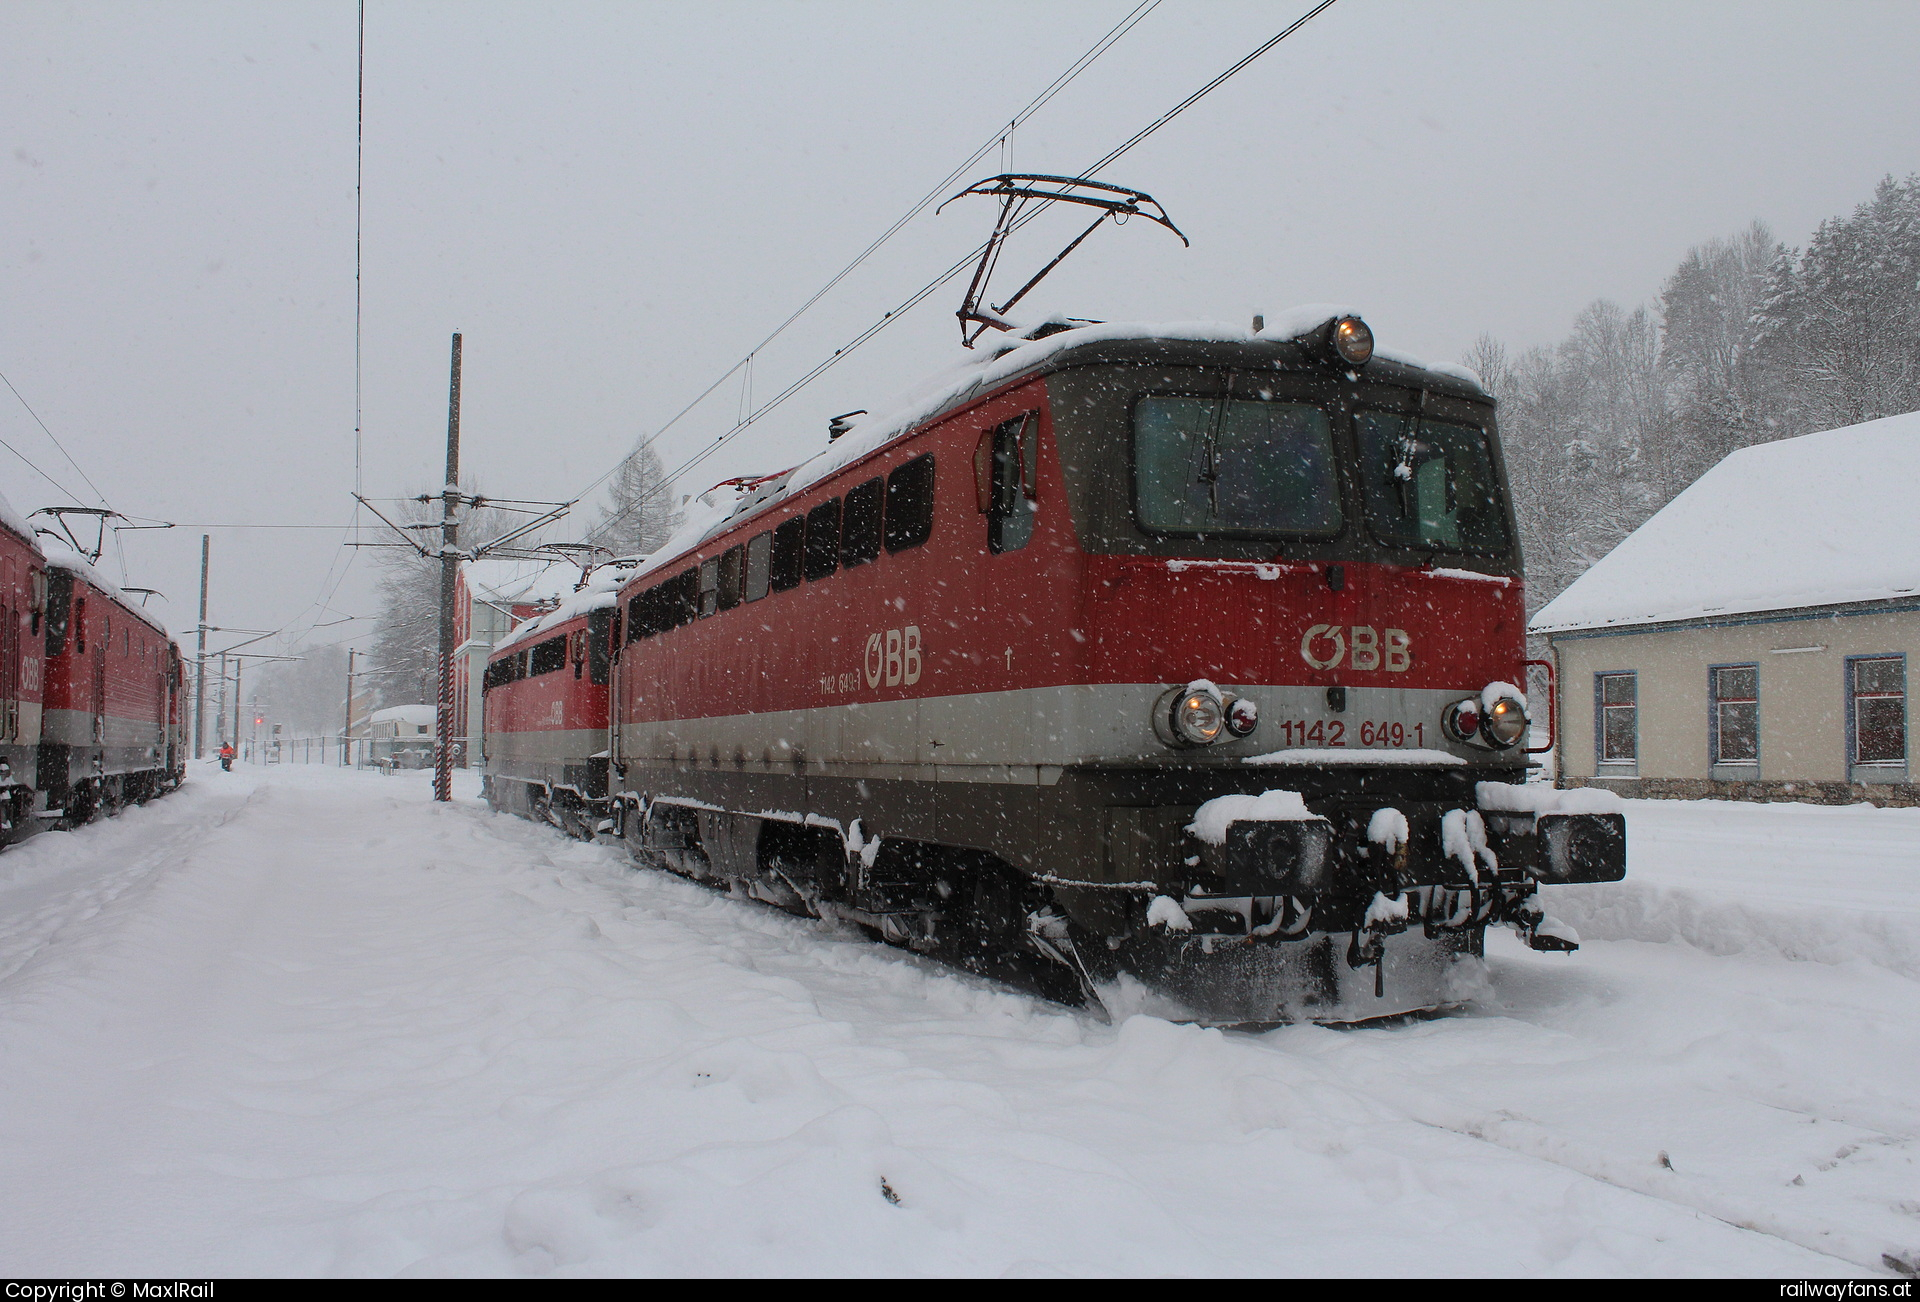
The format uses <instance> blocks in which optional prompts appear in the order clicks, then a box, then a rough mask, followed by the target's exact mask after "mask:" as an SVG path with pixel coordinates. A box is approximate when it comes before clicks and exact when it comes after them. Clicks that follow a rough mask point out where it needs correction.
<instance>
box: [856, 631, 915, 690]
mask: <svg viewBox="0 0 1920 1302" xmlns="http://www.w3.org/2000/svg"><path fill="white" fill-rule="evenodd" d="M861 667H862V668H863V669H865V670H866V673H867V686H868V687H878V686H880V684H881V683H882V682H885V683H886V685H887V686H888V687H898V686H899V685H900V684H902V683H906V684H908V685H912V684H914V683H917V682H919V681H920V626H919V625H918V624H909V625H907V626H906V627H905V628H890V629H886V630H885V631H883V632H879V633H874V634H872V635H871V636H869V637H868V638H867V654H866V657H865V660H864V662H863V663H862V666H861Z"/></svg>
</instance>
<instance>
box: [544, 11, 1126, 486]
mask: <svg viewBox="0 0 1920 1302" xmlns="http://www.w3.org/2000/svg"><path fill="white" fill-rule="evenodd" d="M1161 2H1162V0H1141V3H1139V4H1137V5H1135V6H1134V7H1133V9H1131V10H1130V11H1129V12H1128V13H1127V15H1126V17H1124V18H1122V19H1121V20H1120V21H1119V22H1117V23H1115V24H1114V25H1113V26H1112V27H1111V28H1109V29H1108V30H1107V32H1106V34H1105V35H1103V36H1102V37H1101V38H1100V39H1099V40H1097V41H1095V42H1094V43H1093V44H1092V45H1091V46H1090V47H1088V49H1087V50H1086V52H1085V53H1084V54H1082V55H1081V56H1080V57H1079V58H1077V59H1075V60H1074V61H1073V62H1072V63H1071V64H1069V65H1068V66H1067V68H1066V70H1065V71H1064V72H1062V73H1061V74H1060V75H1059V76H1057V77H1055V78H1054V79H1053V80H1052V81H1051V82H1049V83H1048V84H1047V87H1046V89H1044V90H1042V91H1041V92H1040V93H1039V94H1038V95H1036V96H1034V97H1033V99H1032V100H1030V101H1028V103H1027V105H1026V107H1024V108H1022V109H1021V110H1020V111H1019V112H1018V113H1015V114H1014V115H1013V117H1012V118H1010V119H1008V121H1007V124H1006V125H1005V126H1004V127H998V128H996V129H995V130H994V133H993V135H992V136H991V137H989V138H988V139H987V141H986V142H985V143H984V144H982V145H981V146H980V147H979V148H977V149H975V150H974V151H973V152H972V153H971V154H968V155H967V157H966V158H965V159H964V160H963V161H962V162H961V163H960V164H959V165H958V166H956V167H955V168H954V169H953V170H952V171H950V172H948V173H947V174H946V175H945V176H943V177H941V178H940V179H939V180H938V181H936V182H934V183H933V185H932V186H930V187H929V188H928V190H927V192H926V193H925V194H923V195H921V197H920V198H919V199H917V200H915V201H914V203H913V205H912V206H911V207H909V208H908V209H907V210H906V212H904V213H902V214H901V215H900V216H899V217H898V218H896V219H895V220H894V222H893V224H892V225H890V226H888V227H887V228H886V229H885V230H884V231H882V232H881V233H880V234H879V236H878V237H876V238H875V239H874V241H873V242H872V243H871V244H869V245H867V247H866V248H864V249H862V250H860V252H859V253H858V254H856V255H855V256H854V258H853V260H852V261H851V262H849V263H847V265H846V266H844V267H842V268H841V269H840V270H839V271H837V272H835V273H834V274H833V275H832V276H831V277H830V278H829V279H828V280H827V282H826V284H824V285H822V286H821V287H820V288H819V289H817V290H815V291H814V292H813V294H811V295H810V296H809V297H808V298H807V299H806V300H805V301H804V302H802V303H801V304H800V306H799V307H797V308H795V309H794V310H793V312H792V313H791V314H789V315H788V317H787V318H786V320H784V321H782V322H781V323H780V324H779V325H777V326H775V327H774V328H773V329H772V330H770V331H768V332H767V335H766V337H765V338H763V339H761V340H760V342H759V343H757V344H755V345H753V347H751V348H749V349H748V350H747V352H746V354H745V355H744V356H742V357H741V358H740V360H738V361H736V362H735V363H734V364H733V365H732V366H729V367H728V368H727V369H726V370H725V371H723V372H721V374H720V375H719V377H718V378H716V379H715V380H714V381H713V383H711V384H709V385H708V386H707V387H706V388H704V389H702V390H701V391H700V392H699V394H697V395H696V396H695V397H694V399H693V400H692V401H691V402H689V403H687V405H686V406H684V407H682V408H680V410H678V411H676V412H675V413H674V414H673V415H672V416H671V417H669V418H668V420H667V422H666V424H664V425H662V426H660V428H658V429H656V430H655V431H654V432H653V433H652V434H650V435H649V436H647V438H646V439H644V440H642V441H641V442H638V443H636V444H635V445H634V446H633V448H632V449H631V450H630V451H629V452H628V454H627V455H628V456H632V455H633V453H634V452H638V451H640V450H641V449H642V448H648V447H652V446H653V444H654V443H655V442H656V441H657V440H658V439H659V438H660V437H661V436H662V435H664V434H665V433H666V432H667V431H668V430H671V429H672V428H673V427H674V426H675V425H677V424H679V423H680V421H681V420H682V419H683V418H684V417H685V416H686V415H687V414H688V413H689V412H691V411H692V410H693V409H694V408H696V407H698V406H699V405H700V404H701V403H703V402H705V401H706V400H707V399H708V398H710V397H712V396H713V394H714V392H715V391H716V390H718V389H719V388H720V387H721V386H722V385H724V384H725V383H726V382H727V381H728V380H731V379H732V378H733V377H734V376H735V375H737V374H739V373H740V371H741V369H742V368H743V367H750V366H751V365H752V363H753V357H754V354H756V353H758V352H759V351H760V350H761V349H763V348H765V347H766V346H767V345H768V344H770V343H772V342H773V341H774V340H775V339H778V338H779V337H780V336H781V335H782V334H784V333H785V332H786V331H787V329H788V327H790V326H792V325H793V323H794V322H796V321H798V320H799V319H800V318H801V317H803V316H805V315H806V314H807V313H808V312H809V311H810V310H812V309H813V307H814V306H815V305H816V304H818V303H819V302H820V300H821V299H823V298H825V297H826V296H827V295H828V294H829V293H831V292H832V291H833V289H834V288H835V287H836V286H838V285H839V284H840V283H841V282H842V281H844V280H845V279H846V278H847V277H848V276H850V275H852V274H853V273H854V272H855V271H857V270H859V269H860V267H861V266H862V265H864V264H865V263H866V261H867V259H869V258H871V257H872V256H873V255H874V254H875V253H876V252H878V251H879V249H880V247H881V246H882V245H884V244H886V243H887V241H889V240H891V239H892V238H893V237H894V236H895V235H898V234H899V233H900V231H901V230H902V229H903V228H904V227H905V226H906V225H907V223H908V222H910V221H912V220H913V219H914V218H915V217H918V216H919V215H920V214H921V213H923V212H925V211H926V210H927V209H928V208H929V207H931V206H932V205H933V204H934V203H936V202H938V201H939V199H940V198H941V196H943V195H944V194H945V193H946V192H947V190H948V189H949V187H951V186H952V185H953V183H954V182H955V181H957V180H959V179H960V178H961V177H962V176H964V175H966V174H967V173H968V172H969V171H970V170H971V169H972V168H973V167H974V166H975V165H976V164H977V163H978V162H979V161H980V160H981V159H982V158H985V157H986V156H987V155H989V154H991V153H992V152H993V151H994V149H995V148H997V147H999V146H1000V144H1001V143H1002V142H1003V141H1004V140H1005V139H1006V138H1007V137H1008V135H1010V134H1011V133H1012V132H1013V131H1015V130H1017V129H1018V128H1019V127H1020V126H1021V125H1022V124H1023V123H1025V122H1026V121H1027V119H1029V118H1031V117H1032V116H1033V115H1034V114H1035V113H1037V112H1039V111H1040V110H1041V109H1042V108H1043V107H1045V105H1046V104H1047V102H1048V101H1049V100H1051V99H1053V98H1054V97H1055V96H1056V95H1058V94H1059V93H1060V92H1061V91H1063V90H1065V89H1066V88H1067V87H1068V86H1069V85H1070V84H1071V83H1072V82H1073V81H1074V79H1075V78H1077V77H1079V75H1080V74H1081V73H1083V72H1085V71H1086V70H1087V69H1088V68H1090V67H1091V66H1093V64H1094V62H1095V61H1097V60H1098V59H1099V58H1100V56H1101V55H1103V54H1105V53H1106V52H1107V51H1108V50H1110V49H1112V48H1113V47H1114V45H1115V44H1116V43H1117V42H1119V40H1120V39H1121V38H1122V37H1124V36H1125V35H1126V34H1127V33H1128V32H1130V31H1132V30H1133V29H1134V28H1135V27H1137V26H1139V25H1140V23H1141V22H1142V21H1143V20H1144V19H1145V18H1146V17H1147V15H1149V14H1151V13H1152V12H1153V11H1154V10H1155V9H1157V8H1159V7H1160V4H1161ZM754 419H755V417H754V416H753V415H752V413H751V412H749V413H748V414H747V416H746V419H745V421H744V424H751V423H752V422H753V420H754ZM625 460H626V458H625V457H622V458H621V461H625ZM619 469H620V462H615V463H614V465H613V466H612V467H610V468H609V469H608V470H607V471H606V473H604V474H602V475H601V476H600V477H599V478H597V479H595V480H594V481H593V482H592V483H590V484H588V485H587V486H586V487H585V488H584V489H582V490H581V491H580V493H579V495H578V496H577V497H576V498H575V499H574V500H575V501H576V502H577V501H580V500H583V499H584V498H585V497H586V496H587V494H589V493H591V492H593V491H594V489H596V488H598V487H600V485H602V484H604V483H606V482H607V480H609V479H611V478H613V476H614V474H615V473H616V472H618V470H619ZM669 478H671V476H669ZM623 514H624V513H623Z"/></svg>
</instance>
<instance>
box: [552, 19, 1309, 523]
mask: <svg viewBox="0 0 1920 1302" xmlns="http://www.w3.org/2000/svg"><path fill="white" fill-rule="evenodd" d="M1336 2H1337V0H1320V3H1319V4H1317V5H1315V6H1314V7H1313V8H1312V9H1309V10H1308V11H1307V12H1306V13H1304V14H1302V15H1301V16H1300V17H1298V18H1296V19H1294V20H1293V21H1292V22H1291V23H1289V24H1287V26H1286V27H1284V28H1282V29H1281V30H1280V31H1279V32H1277V33H1275V34H1274V35H1273V36H1272V37H1270V38H1268V39H1267V40H1266V41H1264V42H1262V43H1261V44H1260V45H1259V46H1258V47H1256V48H1255V49H1254V50H1253V51H1252V52H1251V53H1249V54H1247V55H1246V56H1245V57H1243V58H1241V59H1240V60H1239V61H1238V62H1236V63H1234V64H1233V65H1232V66H1231V67H1229V68H1228V69H1227V70H1226V71H1225V72H1222V73H1221V74H1220V75H1219V76H1217V77H1215V78H1213V79H1212V80H1211V81H1209V82H1207V84H1206V85H1204V86H1202V87H1201V88H1200V89H1199V90H1197V91H1195V92H1194V93H1193V94H1191V95H1189V96H1187V97H1186V98H1185V99H1183V100H1181V101H1180V102H1179V103H1178V104H1175V105H1174V106H1173V107H1172V108H1170V109H1168V110H1167V111H1166V112H1165V113H1162V114H1161V115H1160V116H1159V117H1157V118H1155V119H1154V120H1153V121H1152V122H1150V123H1148V124H1147V125H1146V126H1145V127H1142V128H1141V129H1140V130H1139V131H1136V132H1134V133H1133V135H1131V136H1129V137H1128V138H1127V139H1126V140H1125V141H1124V142H1122V143H1121V145H1120V146H1119V147H1118V148H1116V149H1114V150H1112V151H1111V152H1109V153H1108V154H1107V155H1106V156H1105V157H1103V158H1101V159H1100V161H1098V162H1097V163H1095V164H1093V165H1092V166H1091V167H1089V168H1087V169H1086V170H1085V171H1084V172H1082V173H1080V175H1082V176H1088V177H1091V176H1095V175H1098V174H1099V173H1100V172H1101V171H1103V170H1104V169H1105V168H1107V167H1109V166H1111V165H1112V164H1113V163H1114V162H1116V161H1117V160H1119V159H1120V158H1121V157H1122V156H1124V155H1125V154H1126V153H1128V152H1129V151H1130V150H1132V149H1133V148H1134V147H1135V146H1137V145H1139V144H1140V143H1141V142H1142V141H1144V140H1146V139H1147V138H1148V137H1149V136H1151V135H1153V134H1154V133H1155V132H1157V131H1159V130H1160V129H1161V128H1162V127H1165V126H1166V125H1167V124H1168V123H1170V122H1172V121H1173V120H1174V119H1175V118H1177V117H1179V116H1180V115H1181V114H1182V113H1185V112H1186V111H1187V110H1188V109H1190V108H1192V107H1193V106H1194V105H1195V104H1198V103H1199V102H1200V101H1201V100H1203V99H1205V98H1206V97H1207V96H1208V95H1210V94H1212V93H1213V92H1214V91H1216V90H1218V89H1219V88H1220V87H1221V86H1222V85H1224V84H1225V83H1226V82H1227V81H1228V80H1229V79H1230V78H1232V77H1233V76H1234V75H1235V74H1237V73H1239V72H1241V71H1242V70H1243V69H1245V68H1246V67H1247V66H1248V65H1249V64H1252V63H1253V62H1254V61H1255V60H1257V59H1259V58H1260V56H1261V55H1263V54H1265V53H1267V52H1268V51H1269V50H1271V49H1273V47H1274V46H1276V45H1278V44H1280V42H1282V41H1284V40H1286V39H1287V38H1288V37H1289V36H1291V35H1293V34H1294V33H1295V32H1297V31H1299V30H1300V28H1302V27H1304V26H1305V25H1306V24H1307V23H1309V22H1311V21H1312V20H1313V19H1315V18H1317V17H1319V16H1320V15H1321V14H1323V13H1325V12H1326V11H1327V10H1328V9H1331V8H1332V7H1333V6H1334V4H1335V3H1336ZM1143 16H1144V15H1143ZM1123 21H1124V20H1123ZM996 139H997V138H996ZM1049 206H1051V205H1050V204H1049V203H1045V202H1043V203H1041V204H1039V205H1036V206H1035V207H1034V208H1032V209H1030V210H1029V211H1028V212H1027V213H1026V214H1024V215H1023V216H1021V217H1020V218H1018V219H1017V220H1016V221H1014V222H1013V224H1012V225H1011V226H1010V227H1009V228H1008V233H1009V234H1010V233H1011V232H1012V231H1015V230H1018V229H1020V228H1021V227H1022V226H1025V225H1026V224H1027V223H1028V222H1030V221H1032V220H1034V219H1035V218H1036V217H1038V216H1039V215H1040V214H1041V213H1042V212H1044V211H1045V210H1046V209H1047V208H1048V207H1049ZM985 248H986V245H985V244H984V243H982V244H980V245H976V246H975V247H974V249H973V250H972V251H971V252H970V253H968V254H967V255H966V256H965V257H963V258H961V259H960V260H959V261H957V262H955V263H954V264H953V265H952V266H950V267H948V268H947V269H946V270H945V271H943V272H941V273H940V274H939V275H938V276H935V277H934V278H933V279H932V280H930V281H928V282H927V283H926V284H925V285H922V286H921V287H920V288H919V289H917V290H915V291H914V292H913V293H912V294H911V295H909V296H908V297H907V298H906V299H904V300H903V301H902V302H900V303H899V304H898V305H897V306H895V307H894V308H893V309H892V310H890V311H888V312H885V313H883V314H882V315H881V316H880V318H879V319H878V320H876V321H875V322H874V323H873V324H872V325H869V326H868V327H867V328H866V329H864V330H862V331H861V332H860V333H859V334H858V335H855V336H854V337H853V338H852V339H851V340H849V341H848V342H847V343H845V344H843V345H841V346H840V347H839V348H836V349H835V350H834V351H833V355H832V356H830V357H828V358H826V359H825V360H824V361H822V362H820V363H819V364H818V365H816V366H815V367H814V368H813V369H812V370H810V371H808V372H807V373H806V374H805V375H802V376H801V377H800V378H799V379H797V380H794V381H793V382H792V383H790V384H788V385H787V386H786V387H785V388H783V389H781V390H780V391H779V392H778V393H776V394H775V395H774V396H773V397H772V398H771V399H769V400H768V401H767V403H766V404H765V405H764V406H762V407H760V408H759V409H757V410H755V411H753V412H750V413H748V414H747V416H746V417H745V418H744V419H742V420H739V421H737V422H736V423H735V424H734V425H733V426H732V427H731V428H730V429H728V430H726V431H725V432H724V433H722V434H720V435H719V436H718V437H716V438H715V439H714V440H713V441H712V442H710V443H708V444H707V445H706V446H705V447H703V448H701V449H699V450H698V451H696V452H695V453H693V454H692V455H691V456H689V457H688V458H687V459H686V460H684V461H682V462H681V463H680V464H679V465H678V466H676V467H674V469H673V470H671V471H669V472H668V473H667V474H665V475H664V476H662V479H661V485H660V486H659V487H656V488H655V489H653V490H652V492H650V493H648V494H646V495H644V496H643V497H642V498H640V499H639V500H638V501H635V502H633V503H631V504H630V505H629V506H627V507H626V509H624V510H622V511H621V512H620V513H619V514H618V515H616V516H614V517H612V518H611V519H610V520H609V521H608V522H607V523H609V524H611V523H614V522H617V521H618V520H620V519H622V518H624V517H625V516H626V515H628V514H630V513H631V512H633V511H635V510H637V509H639V507H640V506H641V505H642V504H643V503H644V502H646V501H647V500H648V499H649V498H651V497H652V496H653V495H654V494H655V493H658V492H660V491H662V489H663V488H664V487H665V486H666V485H667V484H668V483H671V482H672V481H673V480H675V479H677V478H678V477H679V476H680V475H682V474H685V473H686V472H687V471H689V470H691V469H692V468H693V467H695V466H697V465H699V464H700V463H701V462H702V461H705V460H706V459H707V458H708V457H710V456H712V455H713V454H714V453H715V452H718V451H719V450H720V449H721V448H722V447H724V446H725V445H726V444H727V443H729V442H731V441H732V440H733V439H734V438H735V437H736V436H738V435H739V434H741V433H742V432H744V431H745V430H746V429H747V428H748V427H750V426H751V425H753V424H754V423H755V422H757V421H759V420H761V419H762V418H764V417H765V416H767V415H768V414H769V413H771V412H772V411H773V410H774V409H775V408H777V407H779V406H780V405H781V404H782V403H784V402H785V401H786V400H787V399H789V398H791V397H792V396H793V395H794V394H796V393H798V392H800V390H802V389H804V388H805V387H806V386H807V385H809V384H811V383H813V381H815V380H817V379H819V378H820V376H822V375H824V374H826V373H827V372H828V371H829V370H831V369H832V368H833V367H835V366H837V365H839V364H840V362H841V361H843V360H844V359H845V358H847V357H848V356H849V355H851V354H852V353H853V352H854V350H855V349H857V348H859V347H860V346H861V345H863V344H865V343H867V342H868V341H869V340H871V339H872V338H873V337H874V336H875V335H877V334H879V333H880V332H881V331H882V330H884V329H886V328H887V327H888V326H890V325H892V324H893V323H894V322H895V321H897V320H899V319H900V318H901V317H902V316H904V315H905V314H906V313H907V312H909V311H911V310H912V309H913V308H915V307H918V306H919V305H920V304H921V303H923V302H925V301H926V300H927V299H928V298H929V297H930V296H931V295H932V294H933V293H934V292H935V291H936V290H938V289H939V288H940V287H941V286H942V285H944V284H946V283H947V282H948V281H950V280H952V279H953V278H954V277H955V276H957V275H959V274H960V273H961V272H962V271H964V270H965V269H966V268H968V267H970V266H972V265H973V264H974V262H975V261H976V260H977V259H978V258H979V256H980V254H981V253H982V252H983V251H984V250H985ZM734 369H736V370H737V369H738V365H737V364H736V366H735V368H734ZM728 374H729V375H730V374H732V371H729V372H728ZM724 379H725V377H724V376H723V377H722V381H724ZM718 387H719V382H716V383H715V384H714V385H713V387H712V388H710V389H709V390H708V391H707V392H708V393H711V392H712V391H713V388H718ZM704 396H705V395H704V394H703V395H702V397H704ZM699 401H700V400H699V399H696V400H695V404H697V403H698V402H699ZM691 409H692V406H691V405H690V406H689V407H688V408H686V409H683V410H682V412H681V413H680V415H685V414H686V411H688V410H691ZM679 418H680V417H679V416H675V417H674V419H675V420H678V419H679ZM669 427H670V424H669V426H663V427H661V429H660V430H659V431H658V432H656V433H655V434H654V435H653V436H652V437H651V438H649V439H647V440H646V441H645V442H644V443H641V444H639V445H638V446H637V447H636V448H635V451H638V450H639V449H640V448H644V447H649V446H651V445H652V444H653V442H654V440H655V439H658V438H659V437H660V435H661V434H664V433H666V431H667V429H668V428H669ZM615 469H618V467H617V466H616V467H615ZM612 473H613V471H608V472H607V474H606V475H603V476H601V477H600V479H599V480H596V481H595V482H594V483H593V484H591V485H589V486H588V487H587V489H586V490H585V491H584V492H582V493H581V494H580V496H581V497H582V498H584V497H585V496H586V494H587V493H590V492H592V491H593V490H594V488H597V487H598V486H599V485H600V484H601V483H603V482H605V480H606V479H607V478H608V477H610V476H611V475H612ZM576 500H578V499H576Z"/></svg>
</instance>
